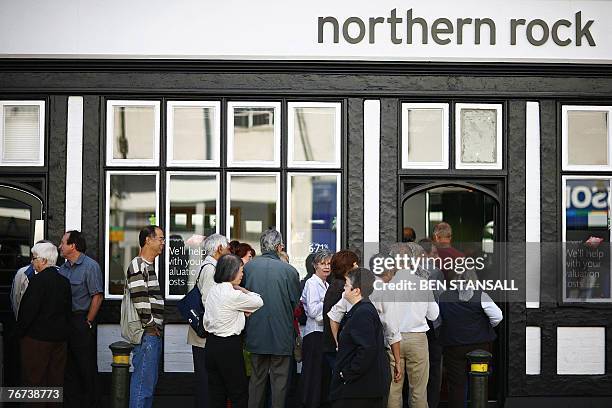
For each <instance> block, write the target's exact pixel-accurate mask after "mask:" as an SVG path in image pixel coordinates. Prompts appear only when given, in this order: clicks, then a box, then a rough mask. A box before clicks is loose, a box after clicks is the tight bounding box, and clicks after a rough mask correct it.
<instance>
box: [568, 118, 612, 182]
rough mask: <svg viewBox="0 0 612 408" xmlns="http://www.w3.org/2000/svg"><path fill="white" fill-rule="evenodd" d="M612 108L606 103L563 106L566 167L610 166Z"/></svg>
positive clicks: (609, 167)
mask: <svg viewBox="0 0 612 408" xmlns="http://www.w3.org/2000/svg"><path fill="white" fill-rule="evenodd" d="M610 111H612V108H610V107H605V106H564V107H563V124H562V133H563V169H564V170H610V169H611V168H612V160H611V158H610V155H611V151H612V149H611V148H610V134H611V132H612V130H611V129H610V125H609V118H610Z"/></svg>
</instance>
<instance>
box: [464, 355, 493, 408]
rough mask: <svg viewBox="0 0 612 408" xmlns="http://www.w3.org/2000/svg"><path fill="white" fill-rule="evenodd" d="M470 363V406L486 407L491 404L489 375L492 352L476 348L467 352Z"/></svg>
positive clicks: (473, 407)
mask: <svg viewBox="0 0 612 408" xmlns="http://www.w3.org/2000/svg"><path fill="white" fill-rule="evenodd" d="M466 357H467V359H468V362H469V363H470V407H471V408H486V407H488V404H489V375H490V374H491V369H490V367H491V365H490V362H491V357H492V355H491V353H489V352H488V351H485V350H474V351H470V352H469V353H467V354H466Z"/></svg>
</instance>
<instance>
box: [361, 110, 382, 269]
mask: <svg viewBox="0 0 612 408" xmlns="http://www.w3.org/2000/svg"><path fill="white" fill-rule="evenodd" d="M379 234H380V101H379V100H367V101H364V103H363V241H364V243H365V244H366V245H365V248H364V254H363V255H364V256H363V259H364V260H367V259H370V257H371V256H372V255H374V254H376V253H377V252H378V251H379V246H378V241H379V236H380V235H379Z"/></svg>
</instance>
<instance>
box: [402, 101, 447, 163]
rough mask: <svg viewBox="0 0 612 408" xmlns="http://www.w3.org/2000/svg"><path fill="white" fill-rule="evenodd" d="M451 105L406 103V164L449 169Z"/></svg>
mask: <svg viewBox="0 0 612 408" xmlns="http://www.w3.org/2000/svg"><path fill="white" fill-rule="evenodd" d="M448 143H449V142H448V105H447V104H445V103H441V104H432V103H429V104H426V103H420V104H417V103H404V104H402V167H403V168H408V169H410V168H430V169H431V168H434V169H448Z"/></svg>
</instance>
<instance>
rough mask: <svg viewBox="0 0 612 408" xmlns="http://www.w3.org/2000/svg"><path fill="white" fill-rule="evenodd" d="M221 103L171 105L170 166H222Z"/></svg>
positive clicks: (169, 131)
mask: <svg viewBox="0 0 612 408" xmlns="http://www.w3.org/2000/svg"><path fill="white" fill-rule="evenodd" d="M219 111H220V103H219V102H192V101H180V102H179V101H171V102H168V164H169V165H175V166H192V165H204V166H206V165H209V166H218V165H219V138H220V122H219V114H220V112H219Z"/></svg>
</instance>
